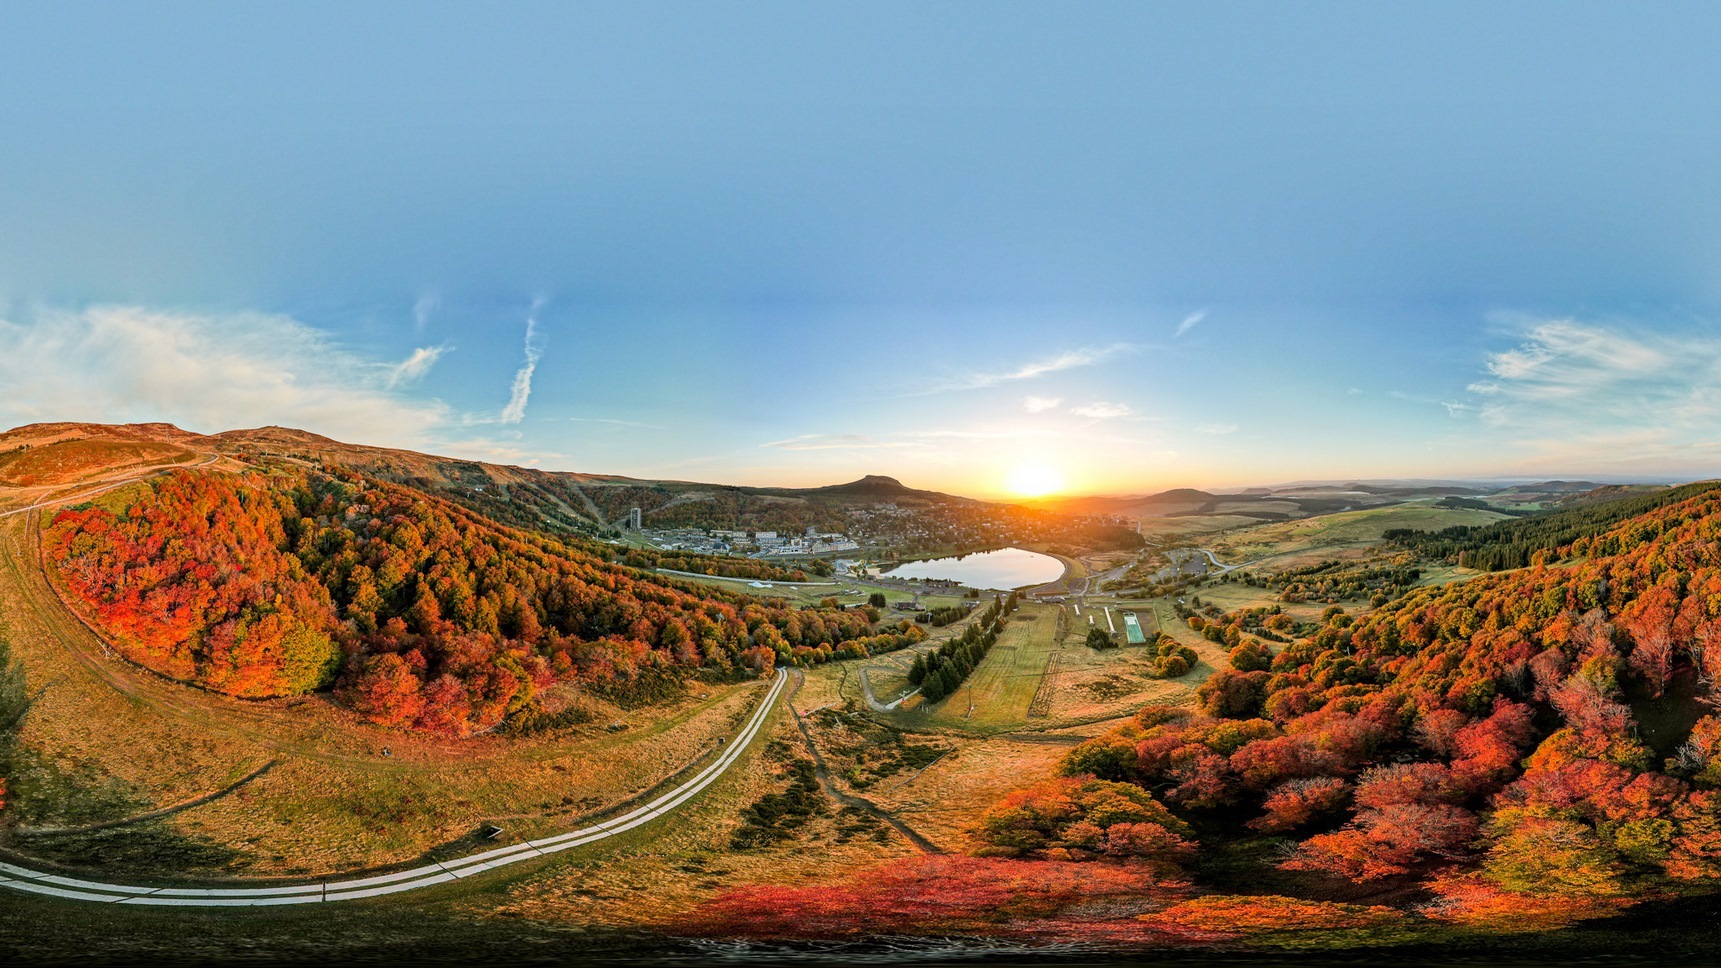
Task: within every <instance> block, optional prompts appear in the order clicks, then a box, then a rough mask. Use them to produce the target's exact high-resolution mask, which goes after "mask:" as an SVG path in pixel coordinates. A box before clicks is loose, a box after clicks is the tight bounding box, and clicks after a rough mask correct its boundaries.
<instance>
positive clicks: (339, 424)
mask: <svg viewBox="0 0 1721 968" xmlns="http://www.w3.org/2000/svg"><path fill="white" fill-rule="evenodd" d="M441 352H442V351H441V350H440V349H430V350H419V351H417V352H415V353H414V354H413V355H412V356H411V357H409V358H408V359H407V360H406V361H404V362H402V363H392V364H391V363H383V362H376V361H370V360H366V359H364V358H363V357H361V356H359V355H358V354H356V353H354V352H352V351H350V350H348V349H346V348H343V347H342V346H340V345H339V344H337V343H335V342H334V341H333V340H331V339H329V337H328V336H327V335H326V334H324V333H323V332H322V331H320V330H317V329H314V328H312V327H310V326H306V325H305V324H303V323H300V322H298V321H297V320H294V319H292V318H291V317H287V316H282V315H276V314H269V313H234V314H198V313H180V312H161V311H154V310H148V309H143V308H139V307H135V306H97V307H92V308H89V309H85V310H80V311H58V310H42V311H38V312H36V313H34V314H33V315H32V316H31V317H29V318H28V319H27V320H26V321H24V322H17V321H9V320H8V321H0V388H3V391H0V420H4V421H6V422H7V424H8V425H16V424H21V423H31V422H37V421H58V420H80V421H90V422H99V423H113V422H134V421H157V420H160V421H169V422H172V423H176V424H180V425H182V426H184V427H186V428H187V429H190V430H196V431H200V432H205V433H213V432H217V431H222V430H230V429H234V428H237V427H254V426H261V425H265V424H280V425H284V426H291V427H296V428H300V429H304V430H310V431H313V432H315V433H320V434H325V435H327V436H330V437H336V438H340V439H345V440H357V441H363V442H365V443H378V444H390V445H394V446H402V447H414V446H424V445H426V444H427V443H429V442H430V441H431V440H432V438H433V434H434V431H435V430H436V429H437V428H439V427H441V426H442V425H443V424H444V423H445V422H446V421H447V419H448V408H447V407H446V406H444V405H443V404H442V403H441V402H439V401H436V400H420V399H413V398H410V397H408V396H405V395H403V394H400V393H397V392H395V388H396V387H397V386H398V385H399V384H401V383H403V382H405V381H408V380H410V379H412V378H415V377H417V376H422V375H423V374H424V373H425V372H427V371H428V370H429V368H430V366H431V365H432V364H433V363H434V362H435V361H436V358H437V357H438V356H440V355H441Z"/></svg>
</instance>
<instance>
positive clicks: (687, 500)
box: [0, 423, 986, 533]
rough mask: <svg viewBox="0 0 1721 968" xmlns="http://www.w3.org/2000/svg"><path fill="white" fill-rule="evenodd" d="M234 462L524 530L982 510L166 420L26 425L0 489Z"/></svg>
mask: <svg viewBox="0 0 1721 968" xmlns="http://www.w3.org/2000/svg"><path fill="white" fill-rule="evenodd" d="M194 451H196V452H198V453H203V454H214V455H225V456H231V457H235V458H241V459H251V458H258V457H276V458H281V459H284V460H288V461H293V462H297V463H299V464H303V465H309V466H312V467H319V468H337V467H338V468H347V469H350V470H353V471H356V472H358V473H360V474H364V475H366V476H367V477H371V478H375V479H377V480H381V481H387V482H389V483H394V484H402V485H406V486H409V487H413V488H417V489H419V490H423V491H427V492H430V493H433V494H436V495H438V496H440V497H443V498H446V499H448V500H452V501H455V502H457V503H459V504H462V505H464V506H466V507H469V508H471V509H473V510H475V511H478V512H479V513H481V514H484V515H485V516H487V517H491V518H495V519H496V520H498V521H502V522H504V523H507V524H511V525H514V526H516V527H523V528H548V529H551V530H555V531H568V532H585V533H600V532H609V531H612V530H614V529H615V528H617V527H618V526H619V525H620V524H621V523H624V522H625V521H626V520H627V516H628V512H629V511H630V510H631V509H632V508H635V507H638V508H640V509H641V510H642V512H643V513H644V515H645V519H646V521H647V523H648V524H649V525H650V526H653V527H663V528H670V527H685V526H693V527H710V528H730V529H734V528H741V529H749V530H777V531H803V530H805V529H806V528H807V527H815V528H819V529H821V530H827V531H837V530H841V529H842V528H843V526H844V525H845V524H846V520H845V518H844V516H843V512H844V511H845V510H847V509H850V508H856V507H869V506H874V505H878V504H885V503H892V504H898V505H906V506H915V507H936V506H951V507H968V506H984V505H985V504H986V502H982V501H976V500H974V499H971V498H963V497H957V496H954V495H950V494H943V493H939V492H936V491H925V490H918V489H915V488H911V487H908V486H906V485H904V484H902V483H901V482H900V481H898V480H896V479H895V478H891V477H882V476H868V477H864V478H862V479H860V480H858V481H852V482H850V483H847V484H836V485H830V486H826V487H813V488H774V487H749V486H739V485H721V484H702V483H698V482H693V481H654V480H642V479H637V478H630V477H624V476H620V475H614V474H593V473H581V472H574V471H545V470H539V469H537V468H529V467H519V466H515V465H509V464H495V463H489V462H485V461H472V460H461V459H457V458H450V457H441V456H437V455H434V454H425V453H420V452H417V451H410V450H402V449H398V448H389V447H375V446H370V445H364V444H349V443H344V442H341V441H337V440H332V439H330V438H328V437H324V436H321V435H319V434H313V433H310V432H308V431H303V430H294V429H292V428H288V427H259V428H254V429H250V430H229V431H223V432H221V433H217V434H210V435H203V434H197V433H193V432H190V431H186V430H182V429H180V428H178V427H175V426H173V425H171V424H163V423H151V424H119V425H108V424H89V423H53V424H31V425H28V426H24V427H18V428H15V429H13V430H10V431H7V432H6V433H3V434H0V484H12V485H14V486H33V485H50V484H65V483H72V482H74V481H76V480H79V479H81V478H82V477H85V476H88V475H90V474H93V473H96V472H99V471H104V470H111V469H113V468H114V467H117V466H121V465H128V466H129V465H136V466H139V467H144V466H167V465H170V464H174V463H181V462H184V461H186V460H189V459H190V458H191V457H192V456H193V452H194Z"/></svg>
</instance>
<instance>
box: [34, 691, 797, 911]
mask: <svg viewBox="0 0 1721 968" xmlns="http://www.w3.org/2000/svg"><path fill="white" fill-rule="evenodd" d="M789 678H790V677H789V676H788V675H787V674H786V673H785V672H784V671H782V670H779V671H778V673H777V675H776V676H775V681H773V682H772V683H771V687H770V689H768V690H767V691H766V693H765V696H764V698H763V699H761V700H760V701H759V708H758V709H757V710H755V711H754V713H753V716H752V718H750V719H749V720H748V721H747V725H746V726H744V727H742V729H741V731H740V732H739V733H737V734H736V735H735V737H734V738H733V739H732V740H731V741H730V742H729V744H728V746H727V747H725V749H724V751H723V755H721V756H719V757H718V758H717V759H716V760H715V761H713V762H712V763H711V765H710V766H707V767H706V768H705V769H703V770H701V771H700V772H699V773H698V774H696V775H695V776H693V777H692V778H691V779H689V780H688V781H687V782H685V783H683V784H681V785H680V786H677V787H675V788H674V789H672V790H670V791H669V792H667V793H665V794H663V795H661V796H659V797H658V798H657V799H655V800H652V801H651V802H650V803H647V804H645V805H643V806H640V807H636V808H635V809H633V810H630V811H628V812H627V813H624V814H622V815H621V816H619V817H613V818H611V819H609V820H604V821H600V822H598V823H595V824H593V825H591V826H589V827H582V828H581V829H579V830H575V831H571V832H569V833H565V834H558V835H556V836H554V837H544V838H542V839H539V840H529V841H526V842H524V843H519V844H511V845H509V846H506V847H497V848H496V849H494V850H487V851H484V852H483V853H479V854H472V855H470V856H467V857H462V858H459V859H458V860H451V861H446V862H443V861H436V862H433V863H430V864H427V865H425V866H423V867H415V868H413V869H411V870H405V871H397V872H395V873H392V874H378V875H375V876H371V877H359V878H351V879H346V880H326V881H317V882H314V883H310V884H296V885H292V886H288V887H236V888H202V887H145V886H141V885H128V884H111V883H106V882H102V881H87V880H81V879H78V878H72V877H61V876H58V875H55V874H47V873H43V872H41V871H34V870H30V869H28V868H25V867H19V866H17V865H15V864H8V863H4V862H0V887H4V888H10V889H12V890H17V891H28V892H30V893H32V894H46V895H49V896H52V897H62V898H68V899H71V900H77V901H97V902H103V903H108V904H149V905H160V906H173V907H249V906H258V905H279V904H318V903H324V902H329V901H346V900H353V899H356V898H364V897H377V896H380V895H383V894H398V893H400V892H402V891H413V890H417V889H419V888H423V887H429V886H431V885H433V884H444V883H447V882H449V881H453V880H458V879H461V878H467V877H472V876H474V875H477V874H482V873H483V872H485V871H488V870H495V869H496V868H498V867H505V866H507V865H509V864H518V863H520V862H522V861H528V860H533V859H534V858H538V857H547V856H549V855H551V854H554V853H556V852H557V851H563V850H568V849H570V848H573V847H582V846H584V845H586V844H591V843H596V842H598V841H600V840H604V839H606V838H609V837H614V836H615V835H617V834H620V833H624V832H626V831H629V830H632V829H634V828H635V827H639V826H641V825H643V824H647V823H650V822H651V821H653V820H656V819H657V818H659V817H662V816H664V815H666V814H668V813H669V812H670V811H672V810H674V809H675V808H676V807H679V806H681V805H682V804H683V803H686V802H687V801H688V800H690V799H692V798H693V797H694V796H696V795H698V794H699V792H700V791H702V790H704V789H705V788H706V787H708V786H710V785H711V784H713V783H715V782H716V781H717V780H718V779H719V778H720V777H722V776H723V774H724V773H725V772H726V771H727V770H728V769H729V767H731V766H733V765H734V763H735V761H736V760H738V759H739V758H740V757H741V754H742V753H743V752H745V751H746V749H747V746H748V744H749V743H750V742H751V741H752V740H753V738H754V737H755V736H756V735H758V733H759V731H760V729H762V728H763V727H764V724H765V721H766V719H767V718H769V714H770V712H771V709H772V707H773V706H775V705H776V702H777V699H778V698H779V697H780V696H781V695H782V693H783V686H784V684H785V683H787V682H788V681H789Z"/></svg>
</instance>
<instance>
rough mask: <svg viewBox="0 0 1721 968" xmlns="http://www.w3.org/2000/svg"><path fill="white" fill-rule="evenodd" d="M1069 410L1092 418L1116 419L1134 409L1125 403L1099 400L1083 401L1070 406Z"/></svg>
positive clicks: (1130, 412)
mask: <svg viewBox="0 0 1721 968" xmlns="http://www.w3.org/2000/svg"><path fill="white" fill-rule="evenodd" d="M1070 412H1071V413H1073V414H1075V415H1076V416H1078V417H1088V418H1090V419H1093V420H1116V419H1117V418H1119V417H1127V416H1129V415H1130V414H1132V413H1134V412H1135V411H1134V410H1132V409H1130V406H1129V404H1126V403H1109V402H1107V401H1104V400H1099V401H1096V402H1094V403H1084V404H1082V405H1081V406H1079V407H1071V408H1070Z"/></svg>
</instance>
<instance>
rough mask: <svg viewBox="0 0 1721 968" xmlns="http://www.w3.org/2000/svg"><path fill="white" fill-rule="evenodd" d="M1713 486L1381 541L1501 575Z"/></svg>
mask: <svg viewBox="0 0 1721 968" xmlns="http://www.w3.org/2000/svg"><path fill="white" fill-rule="evenodd" d="M1717 487H1721V482H1718V481H1700V482H1698V483H1695V484H1686V485H1683V486H1680V487H1673V488H1668V489H1667V490H1664V491H1655V492H1653V493H1650V494H1640V495H1633V496H1631V497H1625V498H1618V499H1615V500H1611V501H1605V502H1602V503H1598V504H1593V505H1589V506H1586V507H1580V508H1575V509H1573V510H1570V511H1558V512H1555V513H1553V514H1541V515H1535V516H1533V517H1526V518H1518V519H1515V520H1511V521H1496V522H1494V523H1493V524H1485V525H1480V526H1477V525H1459V526H1458V527H1452V528H1444V529H1442V530H1439V531H1417V530H1414V529H1411V528H1393V529H1391V530H1388V531H1387V532H1385V533H1384V534H1383V535H1382V537H1384V538H1385V539H1386V540H1387V541H1390V542H1392V543H1394V544H1396V545H1399V546H1400V547H1404V548H1408V549H1410V550H1412V551H1416V552H1418V553H1420V554H1423V555H1426V556H1428V557H1430V558H1441V559H1445V560H1447V561H1450V562H1452V563H1453V564H1457V565H1462V566H1464V567H1466V568H1476V569H1478V570H1481V571H1503V570H1506V569H1509V568H1522V567H1524V566H1525V565H1528V564H1531V563H1532V562H1534V561H1536V560H1537V557H1538V555H1539V556H1540V557H1541V559H1542V560H1544V561H1554V560H1557V554H1558V552H1559V551H1560V549H1562V548H1568V547H1571V546H1573V545H1574V544H1576V543H1577V542H1579V541H1580V540H1581V539H1584V538H1593V537H1596V536H1597V535H1600V534H1602V533H1603V532H1606V531H1608V530H1610V529H1612V528H1613V526H1614V525H1616V524H1618V523H1619V522H1621V521H1624V520H1626V519H1628V518H1634V517H1637V516H1638V515H1641V514H1646V513H1648V512H1650V511H1653V510H1655V509H1656V508H1662V507H1667V506H1669V505H1673V504H1678V503H1680V502H1682V501H1686V500H1689V499H1690V498H1693V497H1696V496H1697V495H1699V494H1704V493H1706V492H1708V491H1711V490H1713V489H1715V488H1717ZM1574 553H1576V554H1583V553H1585V551H1583V550H1578V551H1575V552H1574Z"/></svg>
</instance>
